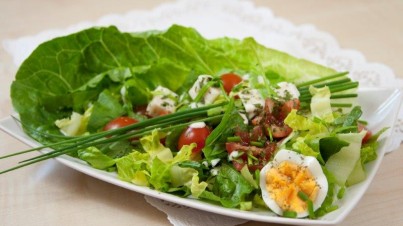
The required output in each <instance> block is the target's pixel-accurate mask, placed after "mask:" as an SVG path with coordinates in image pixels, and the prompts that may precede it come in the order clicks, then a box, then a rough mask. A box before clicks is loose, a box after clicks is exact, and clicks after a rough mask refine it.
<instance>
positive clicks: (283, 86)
mask: <svg viewBox="0 0 403 226" xmlns="http://www.w3.org/2000/svg"><path fill="white" fill-rule="evenodd" d="M277 85H278V87H279V88H277V89H276V93H277V95H278V96H279V97H280V98H283V99H287V98H290V97H291V98H293V99H294V98H298V97H299V95H300V94H299V91H298V89H297V87H296V86H295V85H294V84H292V83H289V82H279V83H277Z"/></svg>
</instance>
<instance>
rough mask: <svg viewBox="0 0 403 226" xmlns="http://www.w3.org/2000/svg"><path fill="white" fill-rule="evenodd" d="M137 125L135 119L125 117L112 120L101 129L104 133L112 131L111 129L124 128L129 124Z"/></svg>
mask: <svg viewBox="0 0 403 226" xmlns="http://www.w3.org/2000/svg"><path fill="white" fill-rule="evenodd" d="M134 123H137V120H136V119H133V118H130V117H126V116H121V117H117V118H115V119H113V120H112V121H110V122H108V124H106V125H105V126H104V128H103V130H104V131H107V130H112V129H118V128H121V127H125V126H128V125H131V124H134Z"/></svg>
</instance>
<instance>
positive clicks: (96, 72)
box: [11, 25, 335, 142]
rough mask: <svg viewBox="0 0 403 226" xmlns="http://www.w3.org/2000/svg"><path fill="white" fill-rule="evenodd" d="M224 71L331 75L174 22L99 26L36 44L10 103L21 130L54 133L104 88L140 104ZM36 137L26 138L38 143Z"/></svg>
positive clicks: (273, 77)
mask: <svg viewBox="0 0 403 226" xmlns="http://www.w3.org/2000/svg"><path fill="white" fill-rule="evenodd" d="M225 70H227V71H229V70H242V71H246V72H250V73H252V74H260V75H265V76H266V77H267V78H268V79H269V80H270V82H271V83H276V82H278V81H280V80H286V81H302V80H307V79H311V78H313V77H321V76H326V75H330V74H333V73H334V72H335V71H334V70H333V69H330V68H326V67H323V66H320V65H317V64H314V63H312V62H309V61H306V60H302V59H297V58H295V57H292V56H290V55H288V54H286V53H282V52H279V51H276V50H273V49H269V48H266V47H264V46H262V45H260V44H258V43H257V42H256V41H255V40H254V39H253V38H246V39H244V40H237V39H231V38H218V39H214V40H208V39H205V38H203V37H202V36H201V35H200V34H199V33H198V32H197V31H196V30H194V29H192V28H187V27H182V26H178V25H173V26H171V27H170V28H169V29H168V30H166V31H147V32H139V33H123V32H120V31H119V30H118V29H117V28H115V27H100V28H90V29H87V30H83V31H80V32H77V33H74V34H71V35H68V36H65V37H59V38H56V39H53V40H50V41H47V42H45V43H43V44H41V45H40V46H38V47H37V48H36V49H35V50H34V51H33V52H32V54H31V55H30V56H29V57H28V58H27V59H26V60H25V61H24V62H23V64H22V65H21V67H20V68H19V70H18V72H17V75H16V79H15V81H14V82H13V84H12V87H11V98H12V102H13V106H14V108H15V110H16V111H17V112H18V113H19V114H20V117H21V120H22V122H23V124H24V125H26V126H29V127H33V128H35V129H37V130H41V131H42V132H45V133H59V130H58V128H57V127H56V126H55V125H54V122H55V120H57V119H61V118H66V117H69V116H70V115H71V113H72V111H75V112H78V113H83V112H84V111H85V109H86V108H87V106H88V104H90V103H93V102H95V101H96V100H97V99H98V96H99V94H100V93H101V92H103V91H104V90H106V89H108V90H109V91H110V92H112V93H113V94H114V95H117V96H118V95H120V93H119V92H120V90H121V87H122V86H125V88H126V91H127V92H128V93H127V96H128V97H129V99H130V100H131V101H132V102H133V105H134V106H136V105H142V104H145V103H147V101H148V100H149V98H150V95H149V93H150V90H154V88H155V87H156V86H158V85H161V86H165V87H167V88H169V89H171V90H173V91H176V92H184V91H186V90H187V89H188V88H189V86H190V85H191V84H192V82H193V81H194V79H195V77H196V76H198V75H199V74H211V75H213V76H217V75H219V73H221V72H223V71H225ZM122 114H125V112H123V113H122ZM27 132H28V133H30V132H29V130H27ZM39 134H40V133H30V135H31V136H33V137H34V138H35V139H37V140H39V141H42V142H46V139H45V138H43V137H41V136H40V135H39Z"/></svg>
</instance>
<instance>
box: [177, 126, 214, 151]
mask: <svg viewBox="0 0 403 226" xmlns="http://www.w3.org/2000/svg"><path fill="white" fill-rule="evenodd" d="M210 133H211V130H210V129H209V128H208V127H207V126H205V127H203V128H192V127H188V128H186V129H185V130H183V132H182V134H181V135H180V137H179V140H178V149H179V150H180V149H181V148H182V147H183V146H184V145H189V144H192V143H196V145H197V146H196V147H195V148H193V150H192V153H193V154H198V153H200V152H201V150H202V149H203V148H204V146H205V144H206V139H207V137H208V135H210Z"/></svg>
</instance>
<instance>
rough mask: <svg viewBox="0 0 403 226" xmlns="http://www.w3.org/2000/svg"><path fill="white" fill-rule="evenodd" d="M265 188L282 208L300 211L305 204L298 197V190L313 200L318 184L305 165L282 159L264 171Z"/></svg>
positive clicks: (304, 209) (303, 209)
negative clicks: (275, 165) (276, 164)
mask: <svg viewBox="0 0 403 226" xmlns="http://www.w3.org/2000/svg"><path fill="white" fill-rule="evenodd" d="M266 189H267V191H268V192H269V194H270V197H271V198H272V199H273V200H274V201H275V202H276V203H277V205H278V206H279V207H280V208H281V209H282V210H289V211H295V212H297V213H301V212H304V211H306V210H307V204H306V202H305V201H303V200H301V198H299V197H298V192H299V191H302V192H304V193H305V194H306V195H307V196H308V197H309V199H310V200H312V201H315V199H316V197H317V195H318V191H319V186H318V185H317V183H316V180H315V178H314V177H313V176H312V174H311V172H310V171H309V169H307V167H304V166H300V165H297V164H295V163H292V162H289V161H283V162H281V163H280V164H279V165H278V166H277V167H273V168H271V169H270V170H269V171H268V172H267V173H266Z"/></svg>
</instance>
